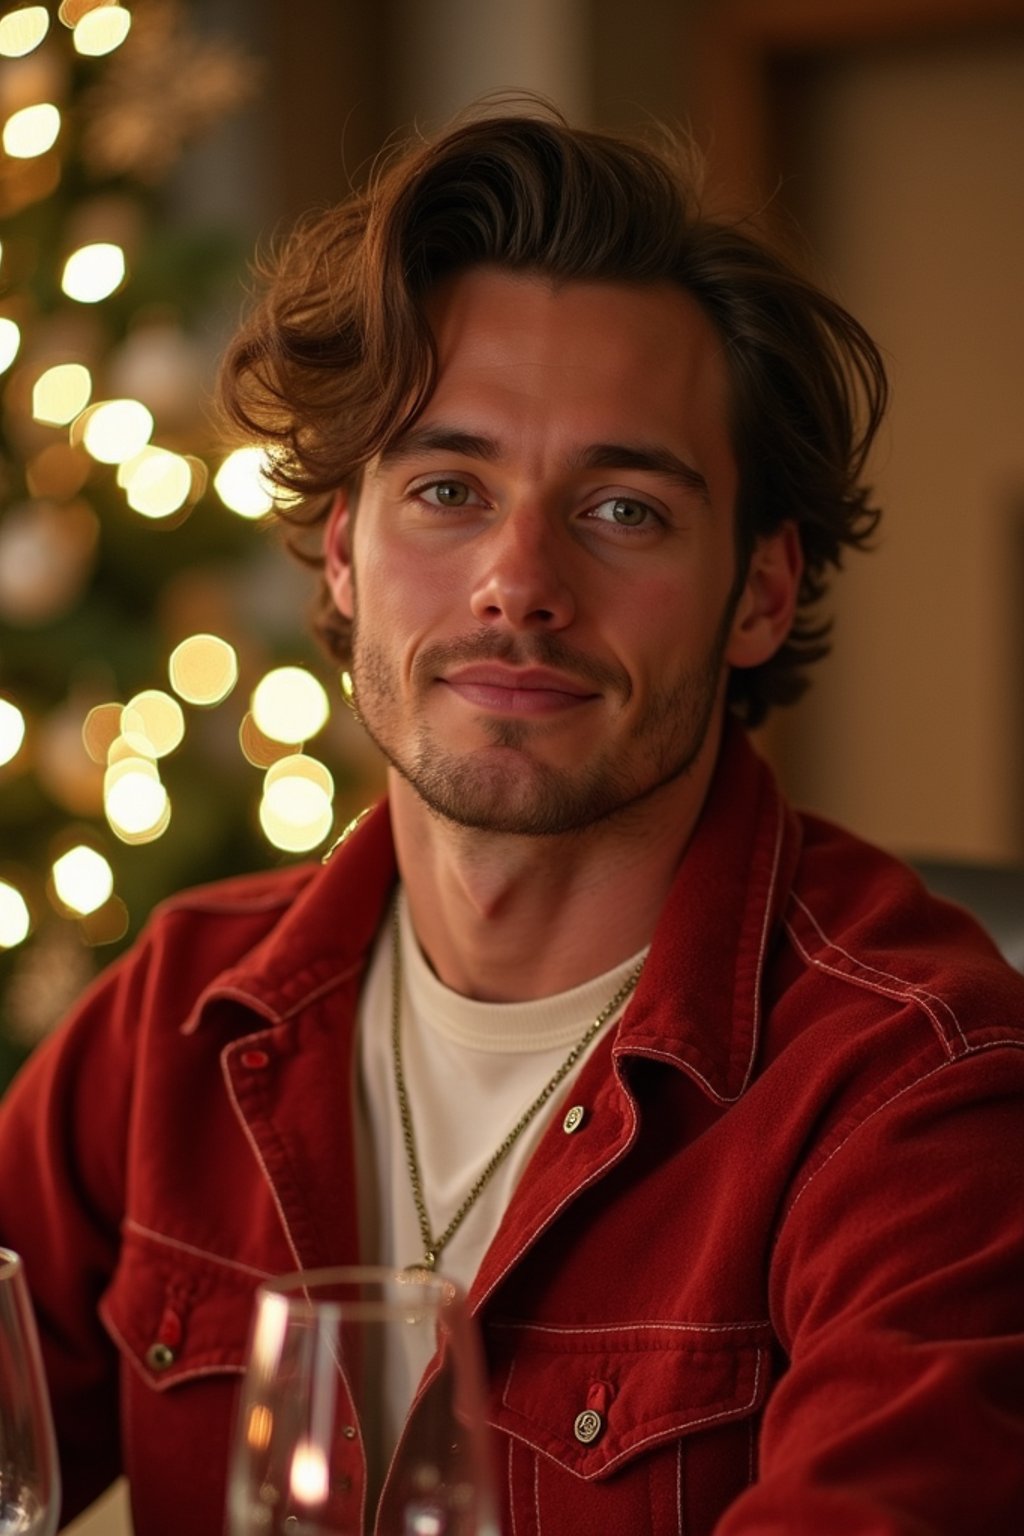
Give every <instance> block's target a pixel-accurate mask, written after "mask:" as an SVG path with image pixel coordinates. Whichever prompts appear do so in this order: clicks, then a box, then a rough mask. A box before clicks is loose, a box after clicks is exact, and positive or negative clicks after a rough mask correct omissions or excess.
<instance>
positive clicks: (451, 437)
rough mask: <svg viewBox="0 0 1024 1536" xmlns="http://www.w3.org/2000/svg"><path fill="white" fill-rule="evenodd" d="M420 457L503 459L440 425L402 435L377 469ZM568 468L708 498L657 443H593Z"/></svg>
mask: <svg viewBox="0 0 1024 1536" xmlns="http://www.w3.org/2000/svg"><path fill="white" fill-rule="evenodd" d="M420 453H454V454H459V455H460V456H462V457H464V458H468V459H481V460H483V461H484V462H485V463H490V464H494V463H497V462H498V461H499V460H500V459H501V457H502V451H501V447H500V445H499V444H498V443H497V441H496V440H495V439H494V438H493V437H485V436H483V435H482V434H479V433H476V432H463V431H460V430H459V429H458V428H456V427H447V426H444V425H443V424H440V423H439V424H437V425H435V426H425V427H411V428H410V429H409V431H408V432H403V433H402V434H401V436H399V437H396V438H395V439H394V440H393V441H392V442H390V443H388V445H387V446H386V447H385V448H384V449H383V450H382V451H381V455H380V465H381V467H382V468H390V467H392V466H394V465H396V464H400V463H401V462H402V461H403V460H405V459H409V458H414V457H415V456H416V455H417V454H420ZM571 467H572V468H573V469H625V470H639V471H642V472H643V473H645V474H654V475H660V476H661V477H662V479H665V480H671V481H674V482H675V483H676V484H677V485H681V486H682V487H683V489H684V490H688V491H699V492H700V493H701V494H702V495H704V496H706V495H707V494H708V483H707V480H706V479H705V478H704V476H703V475H702V474H701V473H700V472H699V471H698V470H696V469H694V467H693V465H692V464H687V462H686V461H685V459H681V458H679V456H678V455H677V454H675V453H673V452H672V451H671V449H668V448H664V447H662V446H661V445H659V444H656V443H592V444H591V445H590V446H589V447H588V448H584V449H582V450H581V451H580V452H579V453H578V454H576V455H575V456H574V457H573V460H572V465H571Z"/></svg>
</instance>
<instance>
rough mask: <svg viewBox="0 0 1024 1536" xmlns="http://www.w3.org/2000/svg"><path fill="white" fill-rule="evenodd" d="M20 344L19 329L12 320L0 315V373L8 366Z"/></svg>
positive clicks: (15, 355) (16, 353)
mask: <svg viewBox="0 0 1024 1536" xmlns="http://www.w3.org/2000/svg"><path fill="white" fill-rule="evenodd" d="M20 346H21V330H20V327H19V326H18V325H17V323H16V322H15V321H14V320H8V319H7V318H6V316H4V317H0V373H3V372H4V371H5V369H7V368H9V367H10V366H11V364H12V363H13V362H14V359H15V358H16V357H17V355H18V348H19V347H20Z"/></svg>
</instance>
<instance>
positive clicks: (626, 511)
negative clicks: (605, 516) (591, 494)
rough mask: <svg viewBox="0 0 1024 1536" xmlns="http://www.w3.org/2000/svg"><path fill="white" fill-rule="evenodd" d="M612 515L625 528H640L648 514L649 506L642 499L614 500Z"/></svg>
mask: <svg viewBox="0 0 1024 1536" xmlns="http://www.w3.org/2000/svg"><path fill="white" fill-rule="evenodd" d="M611 507H612V517H613V518H614V519H615V521H616V522H617V523H621V524H622V526H623V527H624V528H639V526H640V524H641V523H643V522H644V521H645V520H646V518H647V516H648V512H647V508H646V507H645V506H644V504H643V502H642V501H621V500H620V501H613V502H612V504H611Z"/></svg>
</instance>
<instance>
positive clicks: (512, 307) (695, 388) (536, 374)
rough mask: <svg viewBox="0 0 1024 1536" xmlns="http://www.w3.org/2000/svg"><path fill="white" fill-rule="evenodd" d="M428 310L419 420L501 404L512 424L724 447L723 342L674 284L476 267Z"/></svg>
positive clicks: (711, 449) (705, 448)
mask: <svg viewBox="0 0 1024 1536" xmlns="http://www.w3.org/2000/svg"><path fill="white" fill-rule="evenodd" d="M425 311H426V318H427V320H428V323H429V325H430V327H431V330H432V333H433V336H434V341H435V345H436V350H437V376H436V384H435V389H434V392H433V394H432V396H431V397H430V399H429V400H428V402H427V404H426V406H425V408H424V411H423V413H422V416H421V420H426V421H429V420H430V419H432V418H434V417H442V418H447V417H448V416H449V415H450V414H451V412H452V410H453V409H454V410H455V411H457V412H458V414H459V415H462V414H464V413H466V412H468V413H469V414H470V415H474V414H477V413H488V412H489V413H491V414H494V413H497V415H498V416H501V415H502V414H503V413H504V414H507V416H508V418H509V425H510V427H512V428H513V429H514V428H515V426H517V425H518V426H522V427H524V428H529V427H534V428H536V429H538V430H543V431H545V433H547V434H550V433H551V432H553V431H555V430H556V429H557V430H561V431H563V432H565V433H568V434H570V435H572V436H573V437H576V438H581V439H583V440H589V439H595V438H596V439H598V440H609V441H616V440H618V439H620V438H623V437H626V438H637V437H651V438H653V439H656V440H659V441H665V442H666V443H667V444H669V445H670V446H672V447H675V448H687V449H689V450H690V451H691V452H693V451H695V449H696V447H697V445H698V444H700V445H701V451H702V452H707V453H710V454H714V453H715V452H723V451H726V450H727V448H728V437H729V430H728V428H729V382H728V373H727V369H726V364H725V358H724V354H723V346H722V342H721V339H720V337H719V335H718V333H717V331H716V330H715V328H714V326H713V324H712V322H711V321H710V320H709V319H708V317H707V315H706V314H705V313H704V311H703V310H702V309H701V307H700V305H699V304H698V303H697V301H696V300H695V299H694V298H693V297H692V296H691V295H690V294H689V293H687V292H686V291H685V290H683V289H682V288H680V287H677V286H676V285H675V284H672V283H668V282H663V283H656V284H645V285H641V284H631V283H620V282H576V281H572V282H559V283H556V282H553V281H551V280H550V279H548V278H546V277H543V276H537V275H532V274H518V273H511V272H507V271H504V270H501V269H497V268H491V267H479V268H473V269H471V270H469V271H467V272H463V273H460V274H458V275H457V276H455V277H452V278H448V279H446V280H445V281H444V282H443V283H441V284H440V285H438V287H437V288H436V289H435V290H434V291H433V292H432V293H431V295H430V296H429V298H428V300H427V303H426V306H425ZM492 425H493V424H492Z"/></svg>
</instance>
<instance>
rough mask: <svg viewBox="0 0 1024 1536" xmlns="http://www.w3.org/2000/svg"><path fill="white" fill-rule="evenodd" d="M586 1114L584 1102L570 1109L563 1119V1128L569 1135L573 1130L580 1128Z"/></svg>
mask: <svg viewBox="0 0 1024 1536" xmlns="http://www.w3.org/2000/svg"><path fill="white" fill-rule="evenodd" d="M585 1115H586V1110H585V1109H584V1108H583V1105H582V1104H574V1105H573V1107H572V1109H570V1110H569V1112H568V1113H567V1115H566V1117H565V1119H564V1120H563V1121H562V1130H563V1131H564V1132H565V1134H566V1135H567V1136H571V1135H572V1133H573V1131H578V1130H579V1128H580V1126H581V1125H582V1124H583V1119H584V1116H585Z"/></svg>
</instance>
